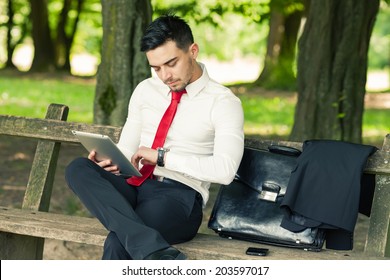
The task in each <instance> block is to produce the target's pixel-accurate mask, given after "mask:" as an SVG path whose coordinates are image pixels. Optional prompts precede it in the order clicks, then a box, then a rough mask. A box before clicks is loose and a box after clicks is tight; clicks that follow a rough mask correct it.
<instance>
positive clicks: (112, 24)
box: [94, 0, 152, 125]
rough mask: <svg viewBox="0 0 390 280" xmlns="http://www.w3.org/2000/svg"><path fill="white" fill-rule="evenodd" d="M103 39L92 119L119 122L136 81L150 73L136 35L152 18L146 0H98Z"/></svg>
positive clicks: (124, 116) (117, 123) (102, 122)
mask: <svg viewBox="0 0 390 280" xmlns="http://www.w3.org/2000/svg"><path fill="white" fill-rule="evenodd" d="M101 2H102V8H103V43H102V55H101V59H102V61H101V64H100V65H99V69H98V73H97V85H96V95H95V101H94V122H95V123H98V124H110V125H123V124H124V122H125V120H126V116H127V109H128V103H129V100H130V96H131V93H132V91H133V90H134V88H135V87H136V85H137V84H138V83H139V82H140V81H142V80H143V79H145V78H147V77H149V76H150V75H151V71H150V66H149V65H148V63H147V59H146V56H145V54H144V53H142V52H141V51H140V39H141V37H142V35H143V32H144V30H145V29H146V27H147V25H148V24H149V23H150V21H151V19H152V8H151V4H150V0H147V1H145V0H118V1H111V0H102V1H101Z"/></svg>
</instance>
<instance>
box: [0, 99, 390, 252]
mask: <svg viewBox="0 0 390 280" xmlns="http://www.w3.org/2000/svg"><path fill="white" fill-rule="evenodd" d="M67 115H68V107H67V106H64V105H57V104H52V105H50V106H49V108H48V111H47V114H46V118H45V119H35V118H26V117H16V116H8V115H0V135H8V136H18V137H27V138H33V139H37V140H38V144H37V148H36V152H35V156H34V159H33V163H32V167H31V173H30V177H29V181H28V183H27V187H26V190H25V195H24V199H23V203H22V206H21V208H20V209H16V208H12V207H3V206H0V259H42V257H43V247H44V240H45V239H55V240H63V241H72V242H79V243H85V244H91V245H98V246H102V245H103V243H104V240H105V238H106V235H107V231H106V229H104V228H103V227H102V226H101V225H100V223H99V222H98V221H97V220H96V219H95V218H89V217H80V216H71V215H65V214H56V213H50V212H48V210H49V206H50V197H51V193H52V188H53V180H54V174H55V171H56V166H57V160H58V156H59V150H60V146H61V143H78V141H77V139H76V138H75V137H74V136H73V134H72V133H71V131H72V130H82V131H88V132H95V133H101V134H107V135H109V136H110V137H111V138H112V139H113V140H114V141H117V140H118V139H119V135H120V132H121V128H120V127H112V126H102V125H92V124H83V123H74V122H73V123H72V122H66V119H67ZM270 144H281V145H287V146H292V147H296V148H301V146H302V143H294V142H287V141H263V140H258V139H257V140H256V139H246V142H245V145H246V146H248V147H255V148H265V147H268V145H270ZM389 162H390V135H387V136H386V137H385V140H384V144H383V147H382V149H381V150H379V151H377V152H376V153H375V154H374V155H372V156H371V157H370V158H369V160H368V162H367V166H366V168H365V172H367V173H374V174H376V181H377V182H376V190H375V195H374V201H373V206H372V212H371V217H370V220H369V229H368V234H367V239H366V245H365V249H364V251H363V252H355V251H335V250H328V249H323V250H322V251H320V252H307V251H304V250H299V249H288V248H282V247H276V246H267V245H261V247H266V248H269V249H270V251H269V255H268V256H267V259H279V260H284V259H346V260H349V259H384V258H390V228H389V222H390V220H389V219H390V163H389ZM249 246H257V247H259V244H251V243H249V242H245V241H238V240H230V239H224V238H221V237H219V236H218V235H216V234H198V235H197V236H196V237H195V238H194V239H193V240H192V241H190V242H186V243H183V244H179V245H177V246H176V247H177V248H178V249H179V250H182V251H183V252H184V253H185V254H187V256H188V257H189V259H206V260H208V259H210V260H211V259H253V258H256V257H253V256H252V257H251V256H248V255H246V254H245V250H246V249H247V248H248V247H249Z"/></svg>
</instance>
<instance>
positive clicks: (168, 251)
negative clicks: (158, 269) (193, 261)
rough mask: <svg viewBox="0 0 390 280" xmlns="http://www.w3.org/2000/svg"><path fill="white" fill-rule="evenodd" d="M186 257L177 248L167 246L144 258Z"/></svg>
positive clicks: (174, 258) (173, 258)
mask: <svg viewBox="0 0 390 280" xmlns="http://www.w3.org/2000/svg"><path fill="white" fill-rule="evenodd" d="M186 259H187V257H186V255H184V254H183V253H182V252H180V251H179V250H177V249H175V248H173V247H168V248H165V249H162V250H159V251H156V252H154V253H151V254H150V255H148V256H147V257H146V258H144V260H186Z"/></svg>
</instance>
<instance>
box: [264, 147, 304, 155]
mask: <svg viewBox="0 0 390 280" xmlns="http://www.w3.org/2000/svg"><path fill="white" fill-rule="evenodd" d="M268 151H270V152H271V153H275V154H282V155H286V156H293V157H298V156H299V155H300V154H301V153H302V152H301V151H300V150H298V149H296V148H293V147H287V146H281V145H269V146H268Z"/></svg>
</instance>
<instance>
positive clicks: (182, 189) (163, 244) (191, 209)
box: [65, 158, 203, 259]
mask: <svg viewBox="0 0 390 280" xmlns="http://www.w3.org/2000/svg"><path fill="white" fill-rule="evenodd" d="M65 179H66V181H67V183H68V185H69V187H70V188H71V189H72V191H73V192H74V193H75V194H76V195H77V196H78V197H79V198H80V200H81V201H82V203H83V204H84V205H85V206H86V208H87V209H88V210H89V211H90V212H91V214H92V215H94V216H95V217H96V218H97V219H98V220H99V221H100V222H101V223H102V224H103V225H104V226H105V228H106V229H107V230H108V231H109V234H108V236H107V239H106V241H105V244H104V253H103V257H102V258H103V259H143V258H145V257H146V256H148V255H149V254H151V253H153V252H155V251H157V250H161V249H164V248H167V247H169V246H170V245H171V244H177V243H182V242H185V241H188V240H191V239H192V238H193V237H194V236H195V235H196V233H197V231H198V229H199V227H200V224H201V222H202V217H203V213H202V199H201V196H200V194H199V193H198V192H196V191H195V190H194V189H192V188H190V187H188V186H186V185H184V184H182V183H180V182H176V181H173V180H166V181H163V182H159V181H156V180H152V179H147V180H146V181H145V182H144V183H143V184H142V185H141V186H140V187H133V186H130V185H128V184H127V183H126V180H125V179H124V178H123V177H120V176H117V175H114V174H112V173H110V172H107V171H105V170H104V169H103V168H101V167H100V166H98V165H97V164H95V163H94V162H92V161H90V160H89V159H87V158H77V159H75V160H74V161H72V162H71V163H70V164H69V165H68V166H67V168H66V173H65Z"/></svg>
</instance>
